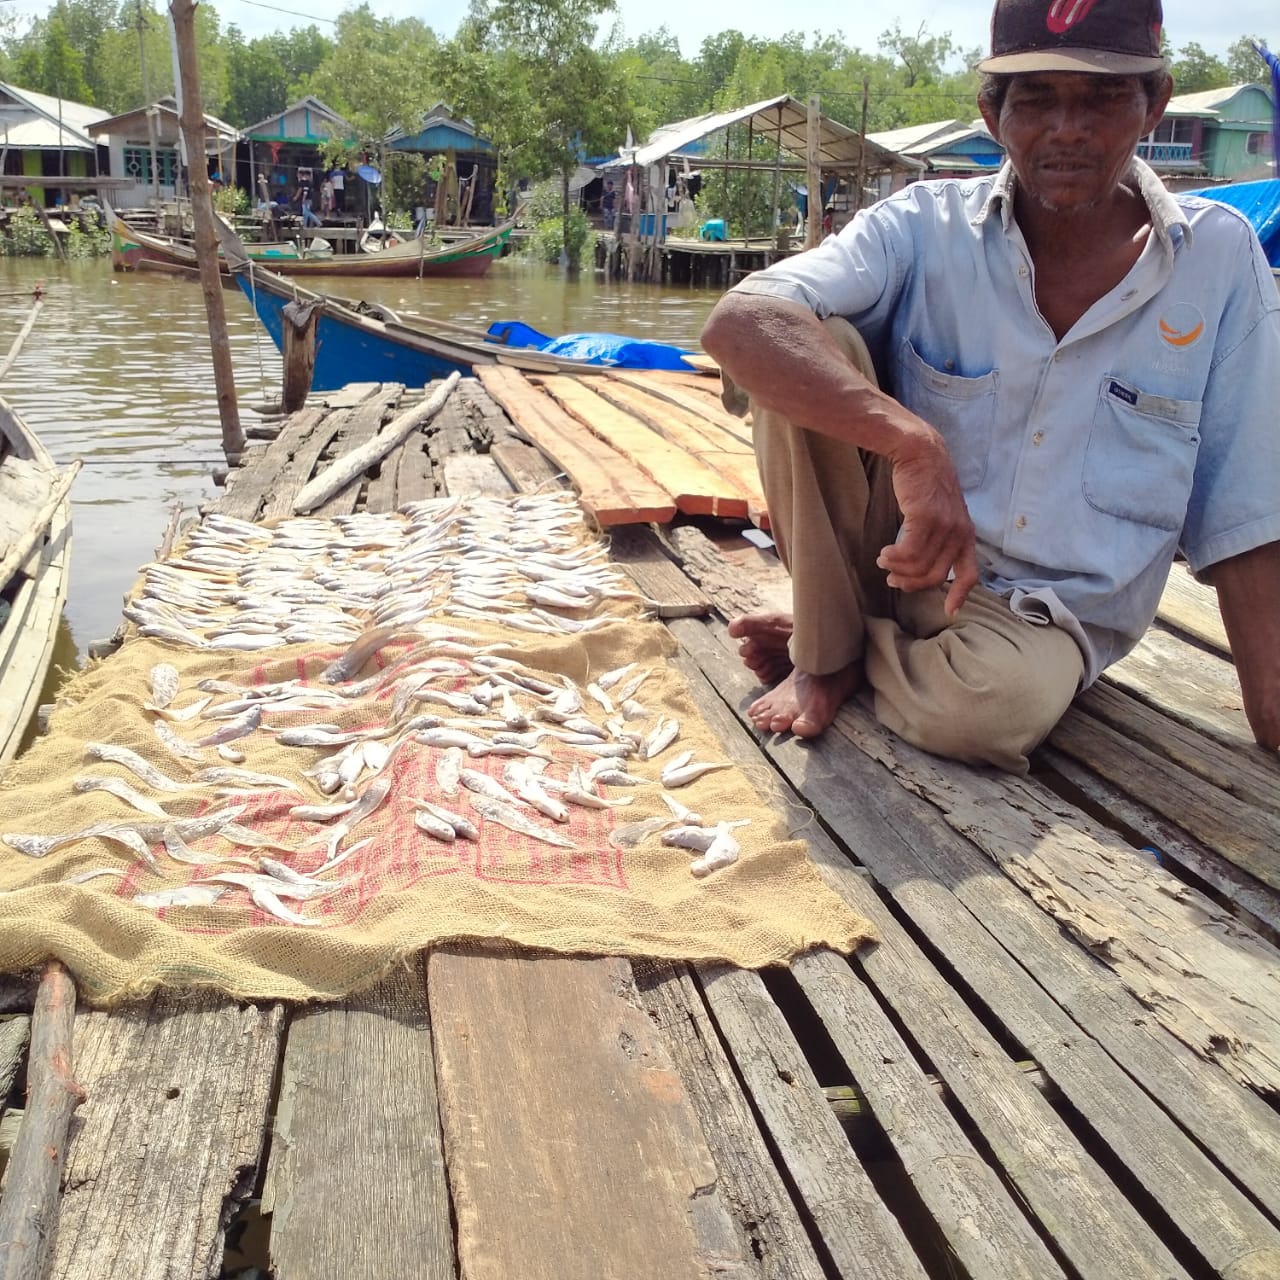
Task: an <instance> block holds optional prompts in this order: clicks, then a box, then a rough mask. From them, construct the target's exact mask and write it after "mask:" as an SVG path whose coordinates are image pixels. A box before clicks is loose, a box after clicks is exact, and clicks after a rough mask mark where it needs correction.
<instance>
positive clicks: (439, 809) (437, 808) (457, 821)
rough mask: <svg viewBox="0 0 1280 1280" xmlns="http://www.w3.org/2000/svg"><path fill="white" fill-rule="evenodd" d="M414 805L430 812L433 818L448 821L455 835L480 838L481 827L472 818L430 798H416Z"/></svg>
mask: <svg viewBox="0 0 1280 1280" xmlns="http://www.w3.org/2000/svg"><path fill="white" fill-rule="evenodd" d="M413 807H414V808H415V809H420V810H421V811H422V812H423V813H427V814H430V815H431V816H432V817H433V818H439V819H440V820H441V821H442V822H447V823H448V824H449V826H450V827H451V828H452V829H453V833H454V835H459V836H462V838H463V839H464V840H479V839H480V829H479V828H478V827H477V826H476V825H475V823H474V822H472V821H471V819H470V818H468V817H466V816H464V815H463V814H461V813H455V812H454V811H453V810H452V809H446V808H445V807H444V806H443V805H440V804H433V803H432V802H431V801H430V800H415V801H414V802H413Z"/></svg>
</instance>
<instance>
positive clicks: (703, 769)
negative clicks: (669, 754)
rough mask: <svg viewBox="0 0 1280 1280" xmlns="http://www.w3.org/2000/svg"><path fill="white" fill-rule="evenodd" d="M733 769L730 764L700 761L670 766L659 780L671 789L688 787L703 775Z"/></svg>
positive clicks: (664, 770)
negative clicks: (718, 770)
mask: <svg viewBox="0 0 1280 1280" xmlns="http://www.w3.org/2000/svg"><path fill="white" fill-rule="evenodd" d="M732 768H733V765H732V764H728V763H719V764H710V763H706V762H699V761H691V762H689V763H687V764H682V765H674V764H669V765H668V766H667V767H666V768H665V769H663V771H662V773H661V774H660V775H659V780H660V781H661V783H662V785H663V786H664V787H667V788H669V789H671V788H675V787H687V786H688V785H689V783H691V782H695V781H696V780H697V779H698V778H701V777H702V776H703V774H707V773H714V772H715V771H716V770H717V769H732Z"/></svg>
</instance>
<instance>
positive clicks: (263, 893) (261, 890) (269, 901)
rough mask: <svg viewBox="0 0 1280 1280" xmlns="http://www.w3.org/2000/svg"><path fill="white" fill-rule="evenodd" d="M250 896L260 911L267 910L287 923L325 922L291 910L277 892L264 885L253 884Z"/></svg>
mask: <svg viewBox="0 0 1280 1280" xmlns="http://www.w3.org/2000/svg"><path fill="white" fill-rule="evenodd" d="M249 897H250V898H252V899H253V905H254V906H255V907H257V908H258V909H259V910H260V911H265V912H267V913H268V914H269V915H273V916H275V918H276V919H277V920H283V921H284V922H285V924H321V923H323V921H320V920H308V919H307V917H306V916H303V915H299V914H298V913H297V912H296V911H291V910H290V909H289V908H288V907H286V906H285V905H284V903H283V902H281V901H280V898H279V895H278V894H277V893H273V892H272V891H271V890H270V889H268V888H266V887H265V886H264V885H260V884H255V885H253V886H252V887H251V888H250V890H249Z"/></svg>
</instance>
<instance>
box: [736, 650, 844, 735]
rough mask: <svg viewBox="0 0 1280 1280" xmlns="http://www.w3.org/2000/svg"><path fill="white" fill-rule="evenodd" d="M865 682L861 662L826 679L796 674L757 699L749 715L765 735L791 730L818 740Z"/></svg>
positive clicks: (804, 672) (826, 676) (803, 672)
mask: <svg viewBox="0 0 1280 1280" xmlns="http://www.w3.org/2000/svg"><path fill="white" fill-rule="evenodd" d="M862 681H863V672H862V662H861V661H860V660H859V661H858V662H851V663H850V664H849V665H848V666H847V667H843V668H841V670H839V671H833V672H831V673H830V674H829V675H825V676H813V675H810V674H809V673H808V672H807V671H797V670H793V671H792V672H791V673H790V674H789V675H788V676H787V677H786V679H784V680H783V681H782V683H781V684H780V685H778V686H777V688H775V689H770V690H769V692H768V693H766V694H763V695H762V696H761V697H759V698H757V699H756V700H755V701H754V702H753V703H752V704H751V705H750V706H749V707H748V708H747V715H748V716H749V717H750V718H751V723H752V724H754V725H755V727H756V728H757V729H760V730H763V731H764V732H767V733H786V732H787V731H788V730H790V731H791V732H792V733H794V734H795V735H796V737H797V738H816V737H817V736H818V734H820V733H821V732H822V731H823V730H824V729H825V728H826V727H827V726H828V725H829V724H830V723H831V722H832V721H833V720H834V719H835V718H836V713H837V712H838V711H839V710H840V708H841V707H842V706H843V705H844V703H845V701H846V699H848V698H849V696H850V695H851V694H853V693H854V692H856V691H857V690H858V689H859V688H860V687H861V685H862Z"/></svg>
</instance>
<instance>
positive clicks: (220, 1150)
mask: <svg viewBox="0 0 1280 1280" xmlns="http://www.w3.org/2000/svg"><path fill="white" fill-rule="evenodd" d="M283 1023H284V1018H283V1012H282V1009H281V1007H280V1006H279V1005H274V1006H269V1007H265V1008H253V1007H242V1006H239V1005H236V1004H235V1003H233V1002H232V1001H230V1000H225V999H222V998H221V997H217V996H207V995H196V996H190V997H187V998H186V999H177V998H175V997H172V996H165V995H159V996H153V997H152V998H151V999H149V1000H147V1001H145V1002H143V1003H141V1004H139V1005H135V1006H132V1007H131V1008H129V1009H127V1010H121V1011H119V1012H95V1013H82V1014H81V1015H80V1016H79V1017H78V1018H77V1019H76V1045H75V1063H76V1075H77V1078H78V1079H79V1081H80V1083H81V1085H82V1086H83V1087H84V1089H85V1092H86V1094H87V1095H88V1096H87V1100H86V1101H85V1103H84V1105H83V1106H82V1107H81V1108H80V1111H79V1128H78V1129H77V1130H76V1131H75V1132H74V1136H73V1137H72V1140H71V1145H70V1148H69V1150H68V1152H67V1164H66V1172H65V1182H64V1191H63V1196H62V1208H61V1215H60V1219H59V1225H58V1234H57V1237H56V1239H55V1241H54V1252H53V1261H52V1265H51V1268H50V1275H51V1276H53V1277H56V1278H57V1280H84V1277H86V1276H128V1277H129V1278H130V1280H187V1278H188V1277H190V1280H213V1278H214V1277H216V1276H217V1275H218V1274H219V1272H220V1271H221V1269H222V1233H223V1228H224V1226H225V1224H226V1221H227V1218H228V1217H229V1216H230V1213H231V1211H232V1209H233V1208H234V1206H235V1205H236V1204H237V1203H238V1202H240V1201H242V1200H244V1199H245V1198H246V1197H247V1196H248V1195H249V1193H250V1191H251V1189H252V1186H253V1181H254V1171H255V1167H256V1164H257V1162H258V1159H259V1157H260V1154H261V1150H262V1142H263V1135H264V1132H265V1128H266V1123H267V1110H268V1105H269V1102H270V1098H271V1084H272V1078H273V1075H274V1072H275V1065H276V1059H277V1055H278V1052H279V1046H280V1036H281V1030H282V1027H283ZM123 1206H135V1207H136V1211H135V1212H124V1211H122V1207H123Z"/></svg>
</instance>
